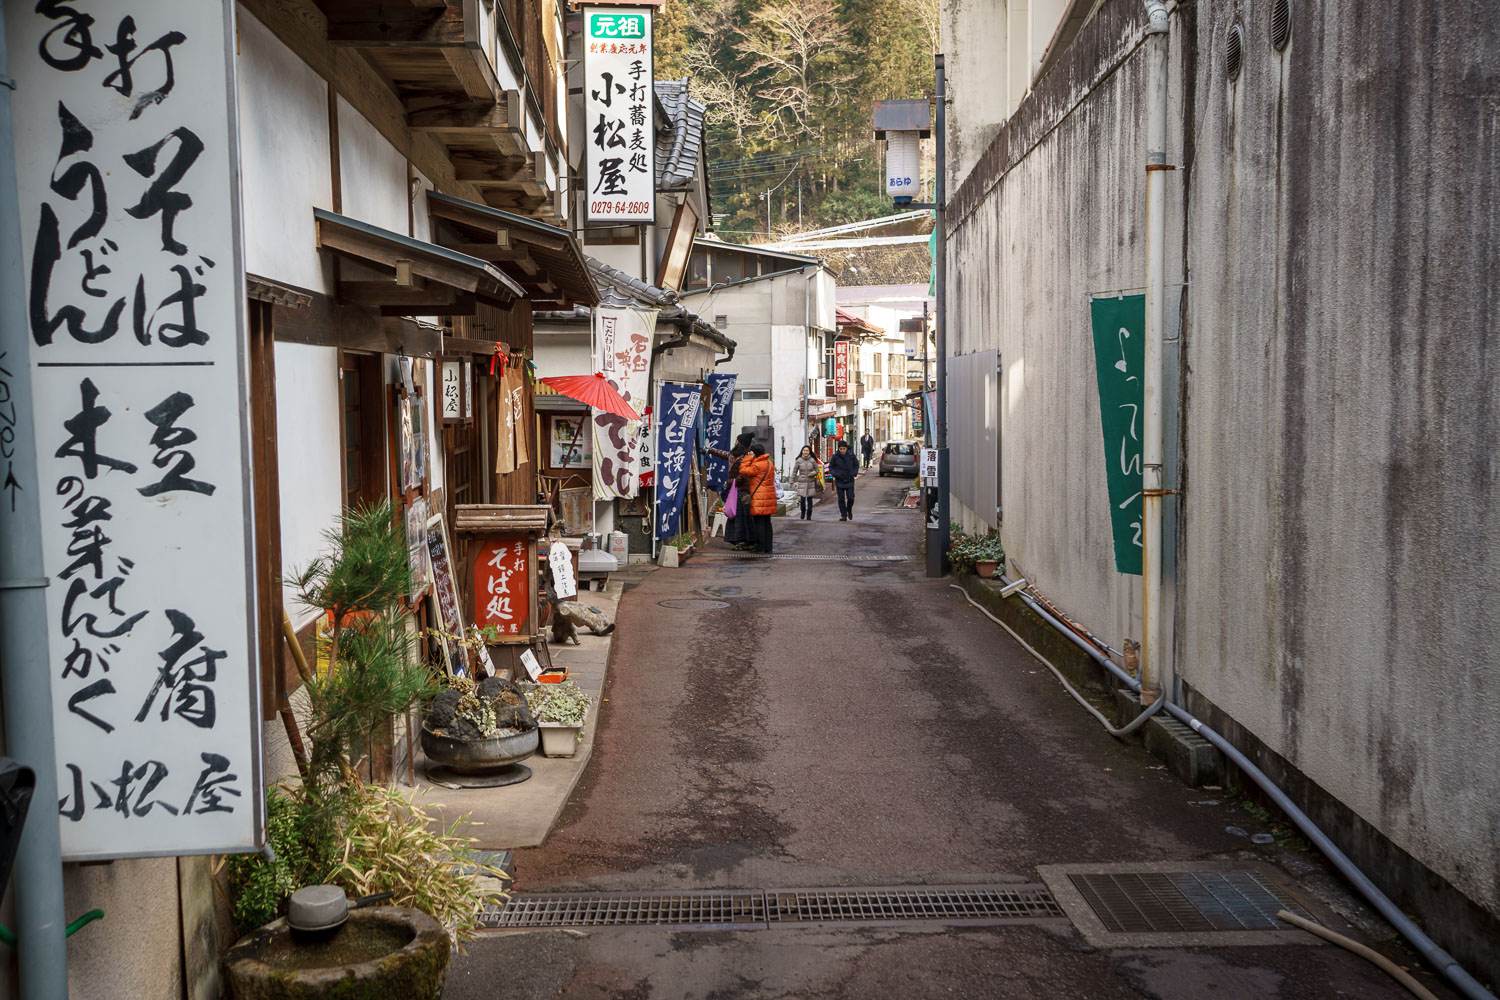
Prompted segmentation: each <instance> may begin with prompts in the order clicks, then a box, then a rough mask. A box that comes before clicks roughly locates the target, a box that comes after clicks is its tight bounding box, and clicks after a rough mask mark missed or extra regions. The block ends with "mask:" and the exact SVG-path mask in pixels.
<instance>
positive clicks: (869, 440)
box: [859, 431, 875, 469]
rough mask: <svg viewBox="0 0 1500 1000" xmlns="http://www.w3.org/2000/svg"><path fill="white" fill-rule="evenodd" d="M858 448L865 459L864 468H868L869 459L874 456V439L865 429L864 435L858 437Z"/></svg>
mask: <svg viewBox="0 0 1500 1000" xmlns="http://www.w3.org/2000/svg"><path fill="white" fill-rule="evenodd" d="M859 450H860V454H861V456H862V457H863V458H864V460H865V468H867V469H868V468H869V467H870V459H872V458H874V457H875V439H874V438H873V437H871V436H870V432H869V431H865V433H864V435H863V436H862V437H860V439H859Z"/></svg>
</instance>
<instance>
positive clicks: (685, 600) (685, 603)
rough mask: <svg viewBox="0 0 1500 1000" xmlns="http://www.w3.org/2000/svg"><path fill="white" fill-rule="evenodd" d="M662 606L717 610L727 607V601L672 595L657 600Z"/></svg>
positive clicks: (690, 609) (692, 609)
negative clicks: (662, 599)
mask: <svg viewBox="0 0 1500 1000" xmlns="http://www.w3.org/2000/svg"><path fill="white" fill-rule="evenodd" d="M656 603H657V604H658V605H659V606H660V607H663V608H681V609H682V610H684V611H718V610H720V609H722V608H727V607H729V602H728V601H710V600H708V599H706V598H702V597H674V598H673V599H672V600H670V601H657V602H656Z"/></svg>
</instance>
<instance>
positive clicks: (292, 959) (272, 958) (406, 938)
mask: <svg viewBox="0 0 1500 1000" xmlns="http://www.w3.org/2000/svg"><path fill="white" fill-rule="evenodd" d="M448 958H449V945H448V933H447V932H446V931H445V930H443V925H442V924H440V923H438V922H437V921H436V920H434V919H432V917H430V916H428V915H427V914H425V913H423V912H422V911H421V910H413V909H409V908H407V907H401V906H372V907H369V908H367V909H363V910H353V911H351V912H350V913H349V920H348V922H347V923H345V924H344V925H343V926H342V927H340V928H339V929H338V930H337V931H334V932H333V933H331V934H327V935H307V936H304V935H302V934H299V933H297V932H295V931H293V930H292V929H291V928H290V927H288V926H287V924H286V920H285V919H280V920H275V921H272V922H271V923H269V924H266V926H264V927H262V928H260V929H259V930H257V931H254V932H252V933H250V934H248V935H247V936H245V937H243V938H241V939H240V940H239V941H238V942H236V943H235V945H234V947H233V948H230V949H229V951H228V952H227V953H226V954H225V955H224V978H225V980H226V981H227V983H228V986H229V996H230V997H231V998H233V1000H315V998H320V997H338V998H340V1000H366V998H368V1000H375V998H386V997H411V998H413V1000H440V998H441V997H442V995H443V979H444V977H445V976H446V975H447V974H448Z"/></svg>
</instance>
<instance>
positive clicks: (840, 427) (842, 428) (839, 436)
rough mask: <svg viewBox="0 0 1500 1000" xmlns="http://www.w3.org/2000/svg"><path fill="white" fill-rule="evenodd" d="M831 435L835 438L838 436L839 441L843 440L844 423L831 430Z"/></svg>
mask: <svg viewBox="0 0 1500 1000" xmlns="http://www.w3.org/2000/svg"><path fill="white" fill-rule="evenodd" d="M833 436H834V437H836V438H838V439H839V440H840V441H842V440H844V425H843V424H839V429H838V430H836V431H834V432H833Z"/></svg>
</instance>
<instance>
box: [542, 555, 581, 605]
mask: <svg viewBox="0 0 1500 1000" xmlns="http://www.w3.org/2000/svg"><path fill="white" fill-rule="evenodd" d="M547 566H548V568H550V569H551V570H552V592H553V593H554V594H556V595H557V597H558V599H559V600H566V599H567V598H569V597H573V596H574V595H576V594H577V593H578V582H577V581H576V580H574V579H573V553H572V552H571V551H570V550H569V549H568V547H567V546H566V545H564V544H563V543H562V542H553V543H552V544H551V545H550V546H548V548H547Z"/></svg>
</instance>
